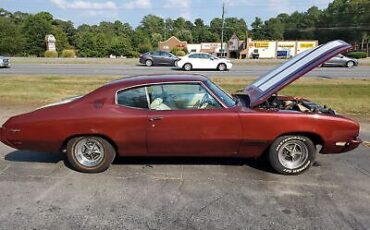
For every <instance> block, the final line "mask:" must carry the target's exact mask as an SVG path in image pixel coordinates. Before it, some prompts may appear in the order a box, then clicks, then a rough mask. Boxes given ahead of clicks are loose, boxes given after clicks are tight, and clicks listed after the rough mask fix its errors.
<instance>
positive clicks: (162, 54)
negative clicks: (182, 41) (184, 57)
mask: <svg viewBox="0 0 370 230" xmlns="http://www.w3.org/2000/svg"><path fill="white" fill-rule="evenodd" d="M161 56H163V57H171V54H170V53H167V52H163V51H161Z"/></svg>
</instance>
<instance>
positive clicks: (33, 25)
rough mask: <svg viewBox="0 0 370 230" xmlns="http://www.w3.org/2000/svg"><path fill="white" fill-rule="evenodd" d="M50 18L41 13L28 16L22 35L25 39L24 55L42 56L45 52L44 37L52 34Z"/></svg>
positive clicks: (46, 14) (47, 14) (48, 15)
mask: <svg viewBox="0 0 370 230" xmlns="http://www.w3.org/2000/svg"><path fill="white" fill-rule="evenodd" d="M51 21H52V16H51V15H50V14H49V13H46V12H41V13H38V14H35V15H33V16H29V17H28V18H27V19H26V21H25V22H24V25H23V29H22V33H23V35H24V38H25V45H24V53H26V54H28V55H37V56H42V55H43V53H44V51H45V41H44V39H45V35H47V34H50V33H51V32H52V25H51Z"/></svg>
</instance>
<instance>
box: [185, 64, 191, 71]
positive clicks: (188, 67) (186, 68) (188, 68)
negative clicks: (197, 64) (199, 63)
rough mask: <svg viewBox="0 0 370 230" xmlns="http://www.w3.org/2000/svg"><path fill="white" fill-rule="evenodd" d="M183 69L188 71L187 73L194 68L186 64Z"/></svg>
mask: <svg viewBox="0 0 370 230" xmlns="http://www.w3.org/2000/svg"><path fill="white" fill-rule="evenodd" d="M183 68H184V70H186V71H190V70H191V69H192V68H193V66H192V65H191V64H190V63H186V64H185V65H184V66H183Z"/></svg>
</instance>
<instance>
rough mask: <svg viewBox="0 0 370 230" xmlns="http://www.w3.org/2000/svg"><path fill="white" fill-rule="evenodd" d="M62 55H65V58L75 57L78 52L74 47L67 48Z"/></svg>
mask: <svg viewBox="0 0 370 230" xmlns="http://www.w3.org/2000/svg"><path fill="white" fill-rule="evenodd" d="M62 57H64V58H74V57H76V52H75V51H74V50H72V49H65V50H63V52H62Z"/></svg>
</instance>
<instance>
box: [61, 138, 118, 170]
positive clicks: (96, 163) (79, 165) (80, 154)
mask: <svg viewBox="0 0 370 230" xmlns="http://www.w3.org/2000/svg"><path fill="white" fill-rule="evenodd" d="M87 151H88V152H87ZM86 152H87V153H86ZM115 156H116V151H115V149H114V148H113V146H112V145H111V144H110V143H109V142H108V141H107V140H105V139H104V138H101V137H93V136H81V137H75V138H72V139H71V140H69V141H68V144H67V158H68V161H69V163H70V164H71V166H72V168H73V169H75V170H76V171H79V172H84V173H100V172H104V171H105V170H107V169H108V168H109V166H110V165H111V163H112V162H113V160H114V158H115ZM94 158H95V159H94Z"/></svg>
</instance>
